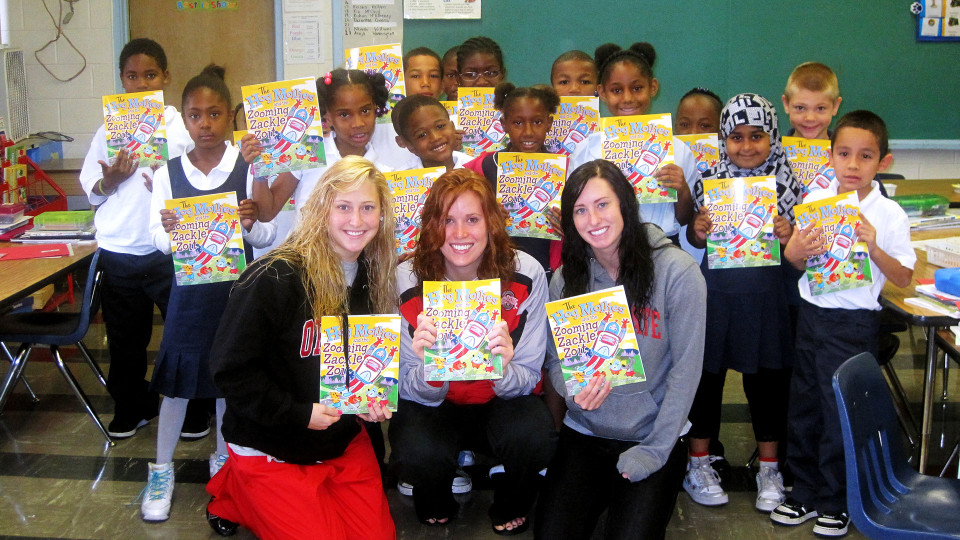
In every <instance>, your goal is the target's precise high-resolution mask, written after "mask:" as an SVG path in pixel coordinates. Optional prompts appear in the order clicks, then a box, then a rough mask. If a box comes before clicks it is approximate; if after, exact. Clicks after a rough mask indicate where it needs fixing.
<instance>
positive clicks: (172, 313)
mask: <svg viewBox="0 0 960 540" xmlns="http://www.w3.org/2000/svg"><path fill="white" fill-rule="evenodd" d="M181 159H182V157H176V158H173V159H171V160H170V161H169V162H168V164H167V168H168V170H169V172H170V189H171V192H172V193H173V197H174V198H176V199H180V198H183V197H197V196H200V195H210V194H214V193H224V192H230V191H235V192H236V193H237V200H238V201H240V200H243V199H247V198H248V195H247V168H248V166H247V164H246V162H245V161H244V160H243V156H242V155H240V156H237V163H236V164H235V165H234V166H233V172H231V173H230V176H228V177H227V180H226V181H225V182H224V183H223V184H221V185H219V186H217V187H216V188H214V189H212V190H209V191H207V190H200V189H197V188H195V187H194V186H193V185H192V184H191V183H190V182H189V181H188V180H187V176H186V174H185V173H184V171H183V165H182V164H181ZM243 252H244V257H246V258H247V262H248V263H249V262H250V253H252V252H251V251H250V245H249V244H248V243H247V242H246V241H244V243H243ZM233 283H234V282H233V281H222V282H219V283H205V284H203V285H189V286H182V285H178V284H177V283H176V280H174V283H173V287H172V288H171V290H170V305H169V307H168V313H169V317H167V320H166V323H165V324H164V328H163V341H161V343H160V350H159V351H158V352H157V360H156V367H154V370H153V379H152V380H151V382H150V389H151V390H153V391H155V392H159V393H161V394H163V395H164V396H168V397H178V398H188V399H194V398H219V397H221V396H220V392H219V391H218V390H217V387H216V385H214V383H213V377H212V375H211V374H210V365H209V364H210V350H211V349H212V348H213V338H214V335H215V334H216V333H217V327H219V326H220V318H221V317H222V316H223V312H224V310H225V309H226V307H227V298H228V297H229V295H230V288H231V287H233Z"/></svg>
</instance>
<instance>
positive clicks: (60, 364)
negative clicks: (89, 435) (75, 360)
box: [50, 345, 115, 446]
mask: <svg viewBox="0 0 960 540" xmlns="http://www.w3.org/2000/svg"><path fill="white" fill-rule="evenodd" d="M50 352H51V354H53V361H54V362H55V363H56V364H57V368H58V369H59V370H60V373H61V374H63V378H64V379H66V380H67V384H69V385H70V388H71V389H72V390H73V393H74V394H76V395H77V397H78V398H79V399H80V401H81V402H83V406H84V408H86V409H87V414H89V415H90V418H92V419H93V422H94V423H95V424H97V427H98V428H100V432H101V433H103V436H104V438H106V439H107V442H108V443H109V444H110V446H113V445H114V444H115V443H114V442H113V439H111V438H110V434H109V433H107V429H106V428H105V427H103V422H101V421H100V417H99V416H97V412H96V411H94V410H93V404H92V403H90V399H89V398H88V397H87V394H85V393H84V392H83V389H82V388H80V385H79V384H78V383H77V379H76V378H75V377H74V376H73V373H72V372H71V371H70V368H68V367H67V364H66V363H65V362H64V361H63V357H62V356H60V349H58V348H57V346H56V345H51V346H50Z"/></svg>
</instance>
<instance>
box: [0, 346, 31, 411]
mask: <svg viewBox="0 0 960 540" xmlns="http://www.w3.org/2000/svg"><path fill="white" fill-rule="evenodd" d="M31 348H32V346H31V344H29V343H23V344H21V345H20V350H19V351H17V356H16V358H14V359H13V362H12V363H11V364H10V371H9V372H7V377H6V378H5V379H4V380H3V386H2V387H0V413H2V412H3V408H4V407H6V405H7V399H8V398H9V397H10V394H11V393H13V388H14V387H15V386H17V381H18V380H20V378H21V376H22V375H23V368H24V366H26V365H27V358H28V357H29V356H30V350H31Z"/></svg>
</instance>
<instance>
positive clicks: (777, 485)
mask: <svg viewBox="0 0 960 540" xmlns="http://www.w3.org/2000/svg"><path fill="white" fill-rule="evenodd" d="M785 500H786V496H785V495H784V494H783V475H781V474H780V471H778V470H776V469H774V468H773V467H764V466H761V467H760V472H758V473H757V504H756V507H757V510H759V511H761V512H772V511H773V510H774V509H775V508H776V507H778V506H780V504H781V503H783V502H784V501H785Z"/></svg>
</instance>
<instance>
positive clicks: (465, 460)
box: [457, 450, 476, 467]
mask: <svg viewBox="0 0 960 540" xmlns="http://www.w3.org/2000/svg"><path fill="white" fill-rule="evenodd" d="M474 463H476V455H475V454H474V453H473V450H463V451H462V452H460V455H459V456H457V465H459V466H461V467H470V466H472V465H473V464H474Z"/></svg>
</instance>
